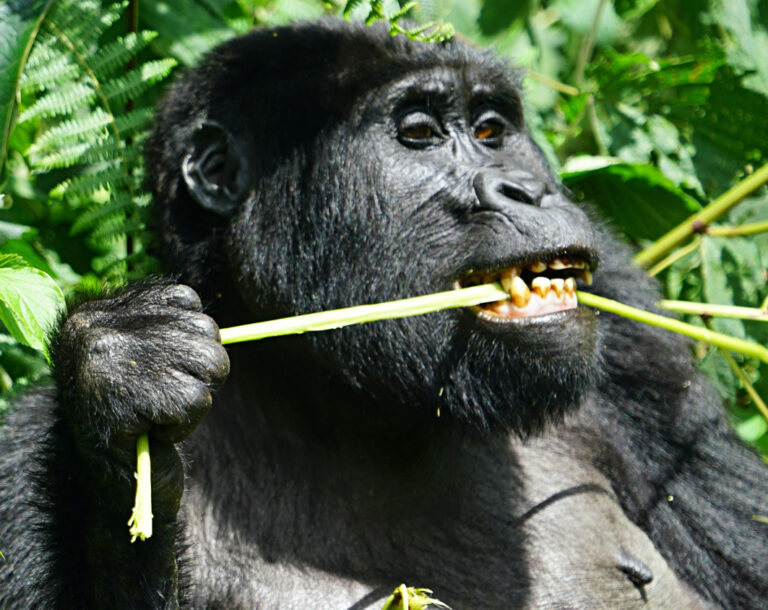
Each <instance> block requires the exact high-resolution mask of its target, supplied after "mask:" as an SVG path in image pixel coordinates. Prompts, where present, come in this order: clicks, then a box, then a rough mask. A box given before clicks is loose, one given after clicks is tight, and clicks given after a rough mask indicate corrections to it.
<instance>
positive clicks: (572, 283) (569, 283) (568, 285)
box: [565, 277, 576, 295]
mask: <svg viewBox="0 0 768 610" xmlns="http://www.w3.org/2000/svg"><path fill="white" fill-rule="evenodd" d="M565 291H566V292H567V293H568V294H569V295H573V294H574V293H575V292H576V280H575V279H573V278H572V277H569V278H566V279H565Z"/></svg>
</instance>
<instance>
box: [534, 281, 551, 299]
mask: <svg viewBox="0 0 768 610" xmlns="http://www.w3.org/2000/svg"><path fill="white" fill-rule="evenodd" d="M550 286H551V285H550V281H549V278H546V277H544V276H541V275H539V276H536V277H535V278H533V280H532V281H531V289H532V290H533V292H535V293H536V294H538V295H539V296H540V297H541V298H542V299H543V298H545V297H546V296H547V295H548V294H549V289H550Z"/></svg>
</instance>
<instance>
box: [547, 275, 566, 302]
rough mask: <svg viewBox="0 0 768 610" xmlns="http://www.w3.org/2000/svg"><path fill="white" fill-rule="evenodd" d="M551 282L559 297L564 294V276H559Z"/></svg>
mask: <svg viewBox="0 0 768 610" xmlns="http://www.w3.org/2000/svg"><path fill="white" fill-rule="evenodd" d="M550 284H551V285H552V290H554V291H555V294H556V295H557V298H558V299H559V298H560V297H562V296H563V292H565V280H564V279H563V278H560V277H557V278H555V279H553V280H552V281H551V282H550Z"/></svg>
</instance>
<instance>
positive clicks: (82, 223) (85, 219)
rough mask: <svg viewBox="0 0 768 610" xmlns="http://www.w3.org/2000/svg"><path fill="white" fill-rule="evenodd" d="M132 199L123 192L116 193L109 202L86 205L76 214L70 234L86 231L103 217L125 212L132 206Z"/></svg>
mask: <svg viewBox="0 0 768 610" xmlns="http://www.w3.org/2000/svg"><path fill="white" fill-rule="evenodd" d="M134 205H135V204H134V202H133V199H131V198H130V197H128V196H126V195H125V194H122V193H121V194H118V195H117V196H116V197H115V198H113V199H112V201H110V202H109V203H103V204H102V203H96V204H93V205H90V206H88V207H87V209H86V210H85V212H83V213H82V214H80V216H78V218H77V220H76V221H75V222H74V224H73V225H72V228H71V229H70V231H69V232H70V234H71V235H76V234H78V233H82V232H83V231H88V230H90V229H92V228H94V227H95V226H96V225H98V224H99V223H100V222H102V221H103V220H104V219H105V218H108V217H110V216H114V215H115V214H120V213H122V214H125V212H127V211H129V210H131V209H132V208H133V207H134Z"/></svg>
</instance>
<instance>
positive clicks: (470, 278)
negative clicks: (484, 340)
mask: <svg viewBox="0 0 768 610" xmlns="http://www.w3.org/2000/svg"><path fill="white" fill-rule="evenodd" d="M593 260H594V258H593V257H590V256H589V255H581V254H576V253H566V254H563V253H550V254H549V255H540V256H537V257H536V258H533V259H528V260H527V261H525V262H519V263H516V264H511V265H508V266H504V267H500V268H499V267H496V268H495V269H494V268H488V269H484V270H480V271H476V270H470V271H467V272H465V273H464V274H463V275H462V276H461V278H460V279H458V280H456V282H454V288H465V287H468V286H474V285H478V284H485V283H489V282H499V283H500V284H501V285H502V287H503V288H504V290H506V291H507V292H508V293H509V294H510V298H509V299H505V300H503V301H495V302H493V303H486V304H483V305H479V306H476V307H473V308H472V309H473V311H474V312H475V313H476V314H477V315H478V316H479V317H481V318H483V319H485V320H487V321H491V322H509V321H519V320H521V319H530V318H541V317H542V316H549V315H551V314H556V313H558V312H565V311H569V310H573V309H576V308H577V307H578V299H577V297H576V289H577V281H578V282H579V283H583V284H586V285H587V286H588V285H590V284H591V283H592V271H593V269H594V268H595V266H596V265H595V264H594V263H593V262H592V261H593Z"/></svg>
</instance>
